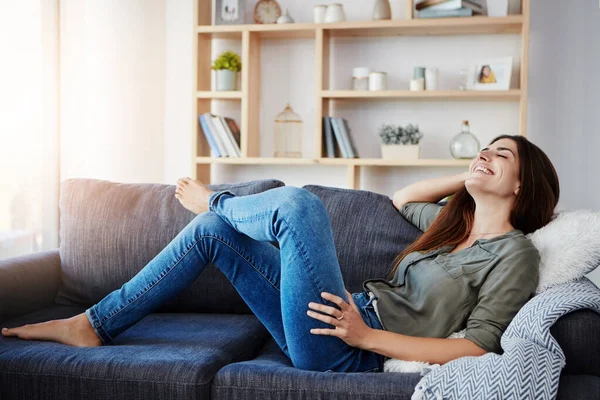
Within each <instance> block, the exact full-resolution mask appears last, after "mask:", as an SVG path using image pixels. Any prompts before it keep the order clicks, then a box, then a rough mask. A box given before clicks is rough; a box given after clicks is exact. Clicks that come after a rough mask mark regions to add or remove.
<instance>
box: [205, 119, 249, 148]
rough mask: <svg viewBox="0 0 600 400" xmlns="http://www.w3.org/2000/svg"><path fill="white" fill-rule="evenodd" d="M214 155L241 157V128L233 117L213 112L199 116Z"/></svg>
mask: <svg viewBox="0 0 600 400" xmlns="http://www.w3.org/2000/svg"><path fill="white" fill-rule="evenodd" d="M198 119H199V121H200V128H202V132H204V136H205V137H206V141H207V142H208V146H209V147H210V154H211V156H212V157H241V156H242V151H241V149H240V129H239V128H238V126H237V124H236V123H235V121H234V120H232V119H231V118H224V117H220V116H218V115H213V114H211V113H205V114H202V115H200V116H199V117H198Z"/></svg>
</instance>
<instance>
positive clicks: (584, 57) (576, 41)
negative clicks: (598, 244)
mask: <svg viewBox="0 0 600 400" xmlns="http://www.w3.org/2000/svg"><path fill="white" fill-rule="evenodd" d="M576 4H577V5H575V2H565V1H561V0H533V1H532V2H531V15H532V18H531V47H530V75H529V77H530V78H529V82H530V83H529V92H530V93H529V132H530V134H529V138H530V139H531V140H532V141H533V142H534V143H536V144H538V145H539V146H540V147H541V148H542V149H543V150H544V151H545V152H546V153H547V154H548V156H549V157H550V159H551V160H552V161H553V163H554V165H555V167H556V170H557V172H558V176H559V179H560V188H561V195H560V197H561V201H560V203H561V204H562V205H564V206H565V207H566V208H567V209H578V208H588V209H592V210H600V186H599V185H598V182H599V181H598V176H600V163H599V162H598V160H599V157H598V152H599V150H600V135H599V133H600V129H599V128H598V127H599V126H600V114H599V110H600V75H598V71H600V4H599V3H598V1H597V0H579V1H577V3H576ZM588 276H589V277H590V278H591V279H592V280H594V282H595V283H596V284H597V285H600V268H597V269H596V270H595V271H594V272H592V273H591V274H590V275H588Z"/></svg>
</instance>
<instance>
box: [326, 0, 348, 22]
mask: <svg viewBox="0 0 600 400" xmlns="http://www.w3.org/2000/svg"><path fill="white" fill-rule="evenodd" d="M345 20H346V14H345V13H344V6H342V5H341V4H339V3H336V4H330V5H328V6H327V11H325V22H328V23H331V22H342V21H345Z"/></svg>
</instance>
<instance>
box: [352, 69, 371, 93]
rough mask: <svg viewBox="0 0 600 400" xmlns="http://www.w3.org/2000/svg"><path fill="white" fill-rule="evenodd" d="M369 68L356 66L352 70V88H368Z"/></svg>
mask: <svg viewBox="0 0 600 400" xmlns="http://www.w3.org/2000/svg"><path fill="white" fill-rule="evenodd" d="M370 73H371V68H368V67H357V68H354V69H353V70H352V90H369V74H370Z"/></svg>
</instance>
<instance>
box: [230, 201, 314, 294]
mask: <svg viewBox="0 0 600 400" xmlns="http://www.w3.org/2000/svg"><path fill="white" fill-rule="evenodd" d="M272 213H273V211H272V210H271V211H267V212H264V213H262V214H257V215H252V216H251V217H248V218H244V219H234V218H229V217H227V219H229V220H230V221H233V222H245V221H252V220H253V219H259V218H262V217H264V216H268V215H270V214H272ZM280 218H281V221H283V222H285V225H286V226H287V228H288V229H289V230H290V233H291V235H292V237H293V238H294V241H295V242H296V244H297V245H298V247H299V249H300V251H299V252H298V253H299V254H300V255H301V256H302V259H303V261H304V263H305V264H306V265H307V267H308V270H309V272H310V276H311V278H312V280H313V282H315V283H316V285H317V289H319V293H322V292H324V290H323V289H322V286H321V284H320V282H318V280H317V279H315V275H314V268H313V265H312V264H313V263H312V262H310V260H309V259H308V257H306V249H305V248H304V245H303V244H302V242H301V241H299V240H298V236H297V234H296V231H294V229H293V228H292V225H291V224H290V223H289V222H288V221H287V220H286V219H285V217H284V216H283V215H282V216H280ZM270 228H271V233H272V234H273V231H272V229H273V226H272V225H270ZM273 236H275V237H276V238H277V236H276V235H275V234H273ZM321 299H322V298H321Z"/></svg>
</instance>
